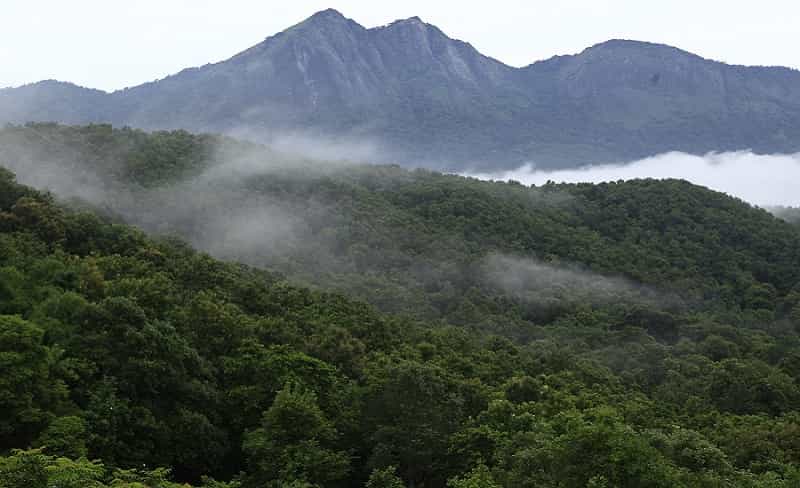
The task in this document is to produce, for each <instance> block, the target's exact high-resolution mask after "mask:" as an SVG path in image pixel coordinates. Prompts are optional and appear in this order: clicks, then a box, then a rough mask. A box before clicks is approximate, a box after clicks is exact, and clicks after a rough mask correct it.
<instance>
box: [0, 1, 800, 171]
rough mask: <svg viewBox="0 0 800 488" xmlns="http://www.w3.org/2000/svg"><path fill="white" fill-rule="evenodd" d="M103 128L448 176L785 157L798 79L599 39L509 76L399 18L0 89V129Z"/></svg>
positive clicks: (792, 139)
mask: <svg viewBox="0 0 800 488" xmlns="http://www.w3.org/2000/svg"><path fill="white" fill-rule="evenodd" d="M29 120H36V121H43V120H53V121H60V122H66V123H83V122H91V121H96V122H112V123H115V124H126V125H133V126H137V127H143V128H148V129H160V128H185V129H189V130H194V131H220V132H234V133H237V134H240V135H241V134H243V135H246V136H247V137H251V138H255V139H260V140H265V141H269V139H270V137H272V136H274V135H275V134H279V133H285V132H292V133H303V134H306V135H309V136H318V135H324V136H326V137H329V138H330V137H332V138H347V139H349V140H364V141H370V142H373V143H377V144H378V145H379V146H380V147H381V149H382V150H381V151H380V156H381V158H378V159H382V160H391V161H399V162H404V163H408V164H417V165H426V166H433V167H445V168H449V169H464V168H465V167H479V168H482V169H498V168H510V167H514V166H517V165H519V164H522V163H525V162H534V163H537V164H539V165H540V166H545V167H566V166H578V165H582V164H587V163H596V162H615V161H623V160H629V159H634V158H639V157H644V156H648V155H652V154H656V153H659V152H663V151H669V150H680V151H686V152H693V153H702V152H707V151H723V150H737V149H754V150H756V151H760V152H794V151H798V150H800V73H798V72H797V71H794V70H789V69H785V68H758V67H753V68H750V67H740V66H729V65H726V64H723V63H718V62H714V61H709V60H706V59H703V58H700V57H698V56H695V55H693V54H691V53H687V52H684V51H681V50H679V49H675V48H672V47H669V46H663V45H658V44H649V43H643V42H634V41H624V40H613V41H608V42H605V43H602V44H599V45H596V46H593V47H591V48H588V49H586V50H585V51H584V52H582V53H580V54H577V55H574V56H559V57H555V58H552V59H549V60H546V61H542V62H538V63H534V64H532V65H530V66H528V67H526V68H522V69H516V68H512V67H509V66H506V65H504V64H502V63H500V62H498V61H496V60H493V59H491V58H488V57H486V56H483V55H481V54H480V53H479V52H478V51H476V50H475V49H474V48H473V47H472V46H470V45H469V44H467V43H464V42H461V41H458V40H454V39H450V38H449V37H447V36H446V35H445V34H444V33H443V32H442V31H441V30H439V29H438V28H437V27H435V26H432V25H429V24H426V23H425V22H423V21H422V20H420V19H419V18H410V19H405V20H400V21H397V22H394V23H392V24H390V25H387V26H383V27H377V28H372V29H367V28H364V27H363V26H361V25H359V24H358V23H356V22H354V21H352V20H350V19H347V18H345V17H344V16H342V15H341V14H340V13H338V12H336V11H334V10H326V11H323V12H319V13H317V14H315V15H314V16H312V17H310V18H309V19H307V20H306V21H304V22H302V23H300V24H298V25H296V26H294V27H292V28H290V29H288V30H286V31H284V32H281V33H279V34H277V35H275V36H272V37H270V38H268V39H266V40H265V41H263V42H262V43H260V44H258V45H256V46H253V47H252V48H250V49H248V50H246V51H243V52H242V53H240V54H238V55H236V56H234V57H233V58H231V59H229V60H227V61H224V62H221V63H217V64H211V65H206V66H203V67H200V68H191V69H187V70H184V71H182V72H180V73H177V74H175V75H173V76H170V77H168V78H165V79H163V80H158V81H155V82H152V83H147V84H144V85H141V86H138V87H134V88H130V89H126V90H121V91H117V92H114V93H110V94H107V93H103V92H99V91H95V90H87V89H82V88H79V87H76V86H74V85H69V84H64V83H57V82H42V83H38V84H34V85H29V86H26V87H21V88H18V89H6V90H0V121H3V122H9V121H10V122H24V121H29Z"/></svg>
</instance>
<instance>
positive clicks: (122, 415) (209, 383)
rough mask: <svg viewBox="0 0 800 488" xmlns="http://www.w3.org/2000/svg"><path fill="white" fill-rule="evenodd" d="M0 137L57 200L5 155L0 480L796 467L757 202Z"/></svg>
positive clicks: (667, 190)
mask: <svg viewBox="0 0 800 488" xmlns="http://www.w3.org/2000/svg"><path fill="white" fill-rule="evenodd" d="M34 143H35V144H34ZM34 146H35V147H34ZM0 153H2V155H1V156H0V159H1V160H3V161H4V164H6V165H7V166H10V167H14V168H15V170H16V171H17V172H18V173H20V177H21V178H22V179H24V180H25V181H29V180H30V181H38V182H40V183H46V184H48V185H49V186H51V187H52V188H53V189H54V190H55V191H57V192H58V194H59V195H61V197H62V198H63V199H64V203H61V204H58V203H55V202H54V200H53V197H51V196H48V195H45V194H42V193H39V192H38V191H35V190H32V189H30V188H27V187H23V186H20V185H18V184H16V183H14V181H13V176H12V175H11V174H10V173H7V172H5V171H3V172H2V173H0V364H2V365H3V375H2V378H0V433H2V434H1V435H0V487H2V488H22V487H25V488H28V487H33V488H39V487H41V488H45V487H50V486H64V487H76V488H77V487H83V486H97V487H103V486H123V487H134V486H141V485H137V484H136V482H137V481H138V482H141V483H143V484H144V485H145V486H158V487H172V486H179V485H172V484H170V483H171V481H169V480H172V481H174V482H189V483H192V484H195V485H197V484H202V485H204V486H208V487H214V488H220V487H239V486H241V487H244V488H250V487H253V488H255V487H259V488H260V487H263V486H274V487H278V486H295V487H301V486H302V487H309V486H324V487H337V486H341V487H345V486H348V487H349V486H367V487H387V486H389V487H402V486H409V487H412V486H413V487H445V486H449V487H454V488H462V487H471V486H481V487H492V486H521V487H526V486H530V487H533V486H536V487H554V488H555V487H559V488H560V487H569V488H572V487H574V488H578V487H580V488H583V487H586V486H593V487H602V486H608V487H610V486H621V487H696V486H709V487H718V486H723V487H724V486H731V487H793V486H797V484H798V483H800V469H799V468H800V455H798V453H800V444H799V442H800V436H798V435H797V433H798V432H800V417H798V414H797V411H798V408H800V386H799V385H798V380H800V349H798V348H799V347H800V333H798V329H800V287H798V282H800V266H799V265H798V264H799V263H800V235H799V234H798V230H797V228H796V227H793V226H791V225H789V224H787V223H785V222H783V221H781V220H779V219H777V218H774V217H773V216H772V215H771V214H769V213H767V212H765V211H763V210H760V209H756V208H752V207H750V206H749V205H747V204H745V203H743V202H741V201H737V200H735V199H732V198H729V197H727V196H724V195H721V194H718V193H715V192H711V191H709V190H706V189H703V188H699V187H695V186H692V185H690V184H688V183H685V182H680V181H665V182H659V181H635V182H629V183H615V184H608V185H547V186H544V187H540V188H528V187H523V186H522V185H519V184H513V183H512V184H505V183H488V182H480V181H476V180H472V179H467V178H461V177H456V176H446V175H441V174H436V173H430V172H425V171H416V172H408V171H405V170H402V169H400V168H396V167H349V166H346V165H345V166H341V165H335V164H329V165H325V166H321V163H318V162H312V161H288V160H286V159H283V160H280V158H281V156H280V155H278V154H274V153H265V152H264V150H263V148H258V147H255V146H251V145H241V144H239V143H237V142H235V141H232V140H227V139H219V138H216V137H212V136H192V135H190V134H187V133H184V132H176V133H156V134H145V133H142V132H138V131H131V130H120V131H116V130H112V129H111V128H110V127H107V126H93V127H83V128H69V127H61V126H54V125H48V126H30V127H26V128H13V127H12V128H7V129H5V130H3V131H2V133H0ZM76 155H78V156H80V157H77V158H76V157H75V156H76ZM234 156H235V158H234ZM276 158H278V160H276ZM288 163H291V164H288ZM58 168H62V169H63V168H67V169H68V171H63V170H62V171H61V172H58V171H57V170H58ZM72 197H80V198H81V199H80V200H75V199H74V198H72ZM65 205H66V206H65ZM79 209H84V210H79ZM86 209H91V210H93V211H94V212H95V214H93V213H86V211H85V210H86ZM215 212H217V213H216V214H215ZM96 213H99V214H100V215H101V216H97V215H96ZM123 220H128V221H132V222H136V223H137V224H139V225H141V226H142V227H144V228H146V229H148V230H150V231H153V232H157V233H158V232H160V233H162V234H170V235H174V234H178V235H183V236H184V237H185V238H187V239H188V240H190V241H192V242H194V243H195V244H197V245H204V246H205V248H206V249H208V250H209V251H212V252H214V253H215V254H216V255H219V256H222V257H225V258H228V259H231V260H233V259H234V258H236V257H237V256H240V257H242V258H243V259H246V260H247V261H249V262H251V263H253V264H259V265H261V266H263V267H268V268H270V269H271V270H278V271H280V273H281V274H276V273H274V272H273V271H269V270H268V271H260V270H258V269H256V268H249V267H247V266H244V265H240V264H234V263H225V262H221V261H217V260H215V259H213V258H211V257H209V256H208V255H205V254H200V253H197V252H195V251H193V250H191V249H190V248H189V247H188V246H186V245H185V244H182V243H181V242H180V241H178V240H176V239H174V238H173V237H168V238H158V239H154V238H150V237H146V236H145V235H144V234H143V233H142V232H141V231H139V230H135V229H134V228H132V227H129V226H127V225H124V224H122V223H120V222H121V221H123ZM211 238H219V240H216V241H215V240H214V239H211ZM287 243H288V244H290V245H287ZM281 275H282V276H283V277H281ZM297 283H307V284H309V285H313V286H314V288H315V290H311V289H309V288H307V287H303V286H299V285H298V284H297ZM324 289H328V290H332V289H337V290H341V291H344V292H345V293H346V294H349V295H350V296H351V297H350V298H348V297H346V296H345V295H344V294H339V293H331V292H329V291H325V290H324ZM352 297H362V298H364V299H367V300H369V301H370V302H373V303H374V304H375V305H376V306H377V308H373V307H372V306H370V305H367V304H364V303H363V302H360V301H357V300H354V299H353V298H352ZM378 309H383V310H385V311H387V312H391V313H388V314H387V313H385V312H381V311H378ZM18 449H21V450H18ZM90 460H94V461H90ZM168 470H169V472H168ZM206 476H211V477H213V478H215V479H217V480H222V482H214V481H211V480H210V479H208V478H204V477H206Z"/></svg>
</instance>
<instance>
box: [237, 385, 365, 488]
mask: <svg viewBox="0 0 800 488" xmlns="http://www.w3.org/2000/svg"><path fill="white" fill-rule="evenodd" d="M337 437H338V433H337V431H336V429H335V427H334V426H333V425H332V424H331V423H330V422H329V421H328V419H327V418H325V415H324V414H323V412H322V410H321V409H320V408H319V406H318V405H317V398H316V395H314V393H312V392H310V391H308V390H305V389H304V388H303V387H302V386H300V385H298V384H291V383H287V384H286V385H285V386H284V387H283V389H282V390H281V391H280V392H278V395H277V396H276V397H275V401H274V402H273V404H272V406H271V407H270V408H269V410H267V411H266V412H264V416H263V419H262V422H261V427H260V428H258V429H256V430H254V431H251V432H248V433H247V435H246V436H245V440H244V443H243V446H242V447H243V451H244V453H245V455H246V456H247V462H248V466H249V468H250V470H249V473H248V479H247V485H248V486H274V487H279V486H284V485H285V484H286V483H291V482H306V483H310V484H312V485H314V486H330V484H331V483H333V482H336V481H338V480H341V479H343V478H344V477H345V476H346V475H347V473H348V471H349V469H350V467H349V459H348V456H347V455H346V454H345V453H343V452H340V451H336V450H335V449H334V448H332V447H331V446H332V445H333V442H334V441H335V440H336V438H337Z"/></svg>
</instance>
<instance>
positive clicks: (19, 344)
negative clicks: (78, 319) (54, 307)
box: [0, 315, 67, 450]
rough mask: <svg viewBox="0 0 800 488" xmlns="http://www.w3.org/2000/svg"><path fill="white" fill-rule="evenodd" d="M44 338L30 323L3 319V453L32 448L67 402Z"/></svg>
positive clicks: (0, 417)
mask: <svg viewBox="0 0 800 488" xmlns="http://www.w3.org/2000/svg"><path fill="white" fill-rule="evenodd" d="M43 337H44V331H43V330H42V329H40V328H39V327H37V326H35V325H33V324H31V323H30V322H27V321H25V320H22V319H21V318H19V317H15V316H8V315H0V371H2V372H3V373H2V374H0V450H4V449H9V448H13V447H19V446H27V445H29V444H30V442H31V441H32V440H33V439H34V438H35V437H36V435H38V433H39V432H40V431H41V429H43V428H44V427H45V426H46V425H47V423H48V421H49V419H50V413H49V411H50V410H51V409H53V408H54V407H56V406H58V405H59V404H60V403H62V402H63V401H64V400H65V398H66V393H67V391H66V387H65V385H64V383H63V382H62V381H61V380H60V379H59V378H58V377H57V376H56V375H55V371H54V370H55V363H56V357H57V356H56V354H55V353H54V352H53V351H52V350H50V349H49V348H47V347H46V346H45V345H44V344H43V343H42V341H43Z"/></svg>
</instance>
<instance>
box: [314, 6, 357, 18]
mask: <svg viewBox="0 0 800 488" xmlns="http://www.w3.org/2000/svg"><path fill="white" fill-rule="evenodd" d="M312 19H316V20H347V18H346V17H345V16H344V15H343V14H342V13H341V12H339V11H338V10H336V9H334V8H328V9H325V10H320V11H319V12H317V13H315V14H314V15H312V16H311V17H309V18H308V20H312Z"/></svg>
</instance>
